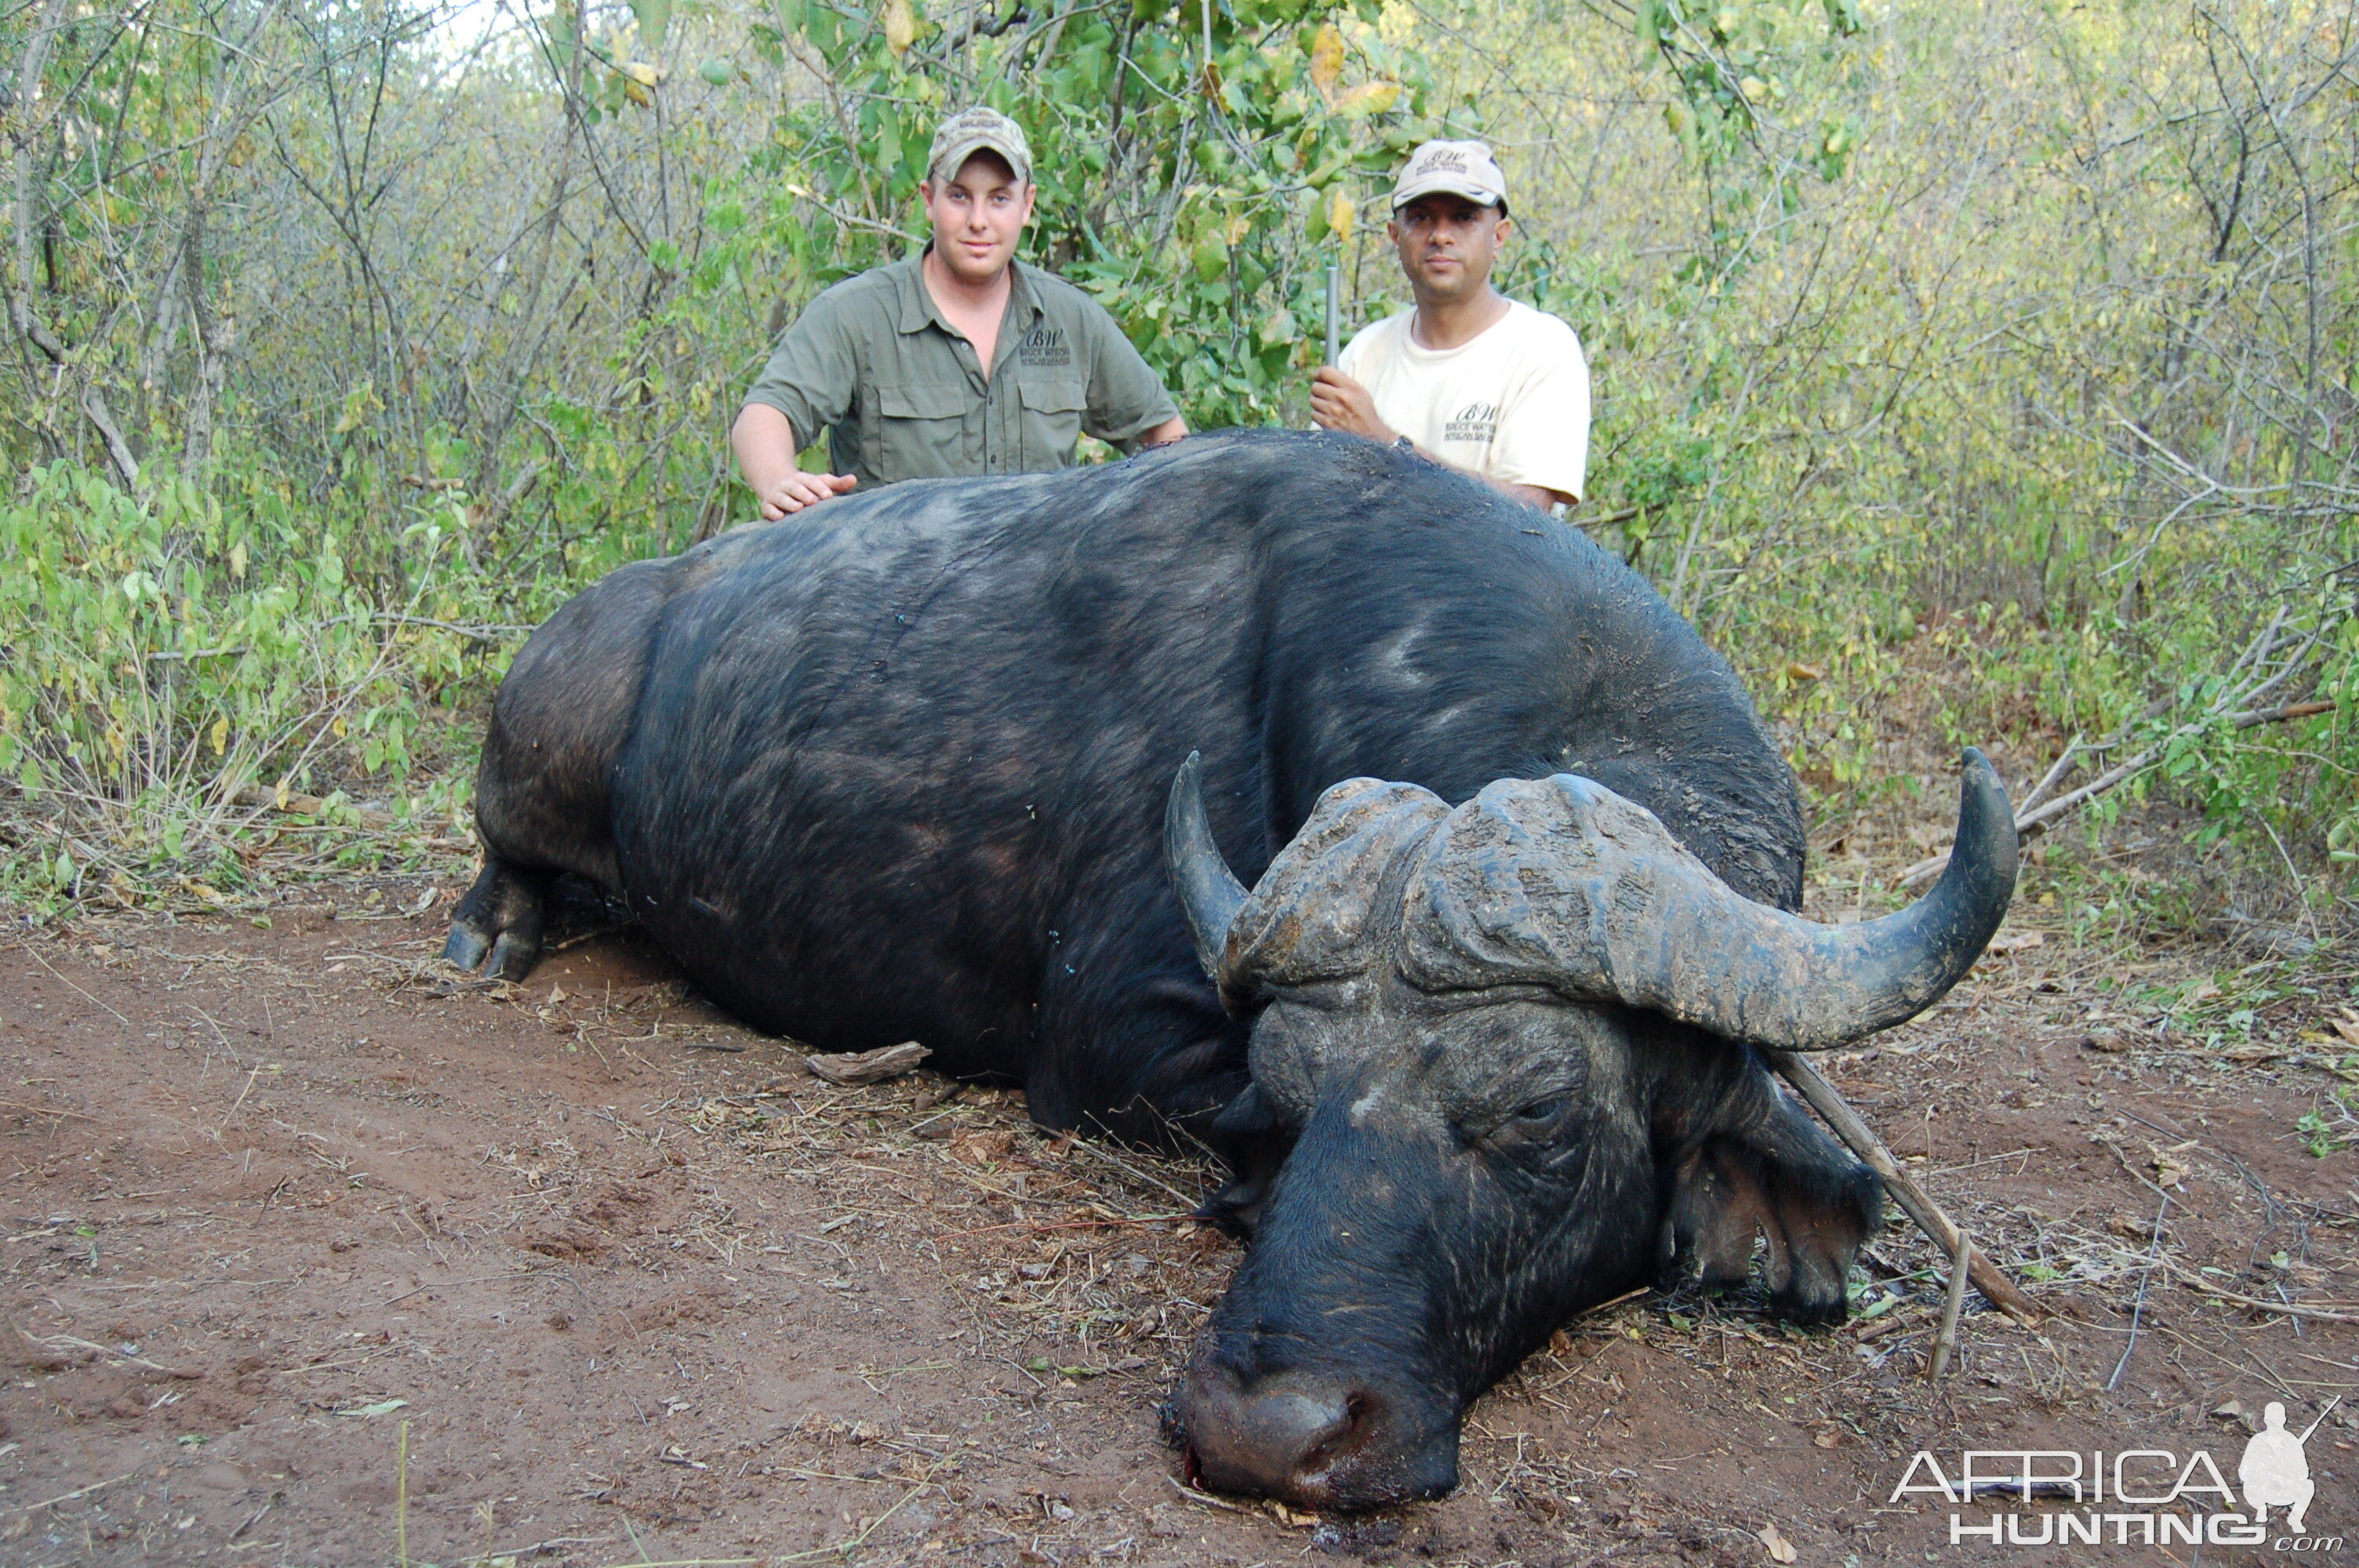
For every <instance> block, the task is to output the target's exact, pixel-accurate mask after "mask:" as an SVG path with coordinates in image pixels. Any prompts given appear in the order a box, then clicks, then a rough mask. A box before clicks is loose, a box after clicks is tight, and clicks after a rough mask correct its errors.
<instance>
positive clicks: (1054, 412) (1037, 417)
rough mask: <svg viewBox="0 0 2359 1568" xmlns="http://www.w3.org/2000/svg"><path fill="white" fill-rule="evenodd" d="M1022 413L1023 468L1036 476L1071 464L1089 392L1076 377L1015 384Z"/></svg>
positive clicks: (1029, 377) (1031, 379)
mask: <svg viewBox="0 0 2359 1568" xmlns="http://www.w3.org/2000/svg"><path fill="white" fill-rule="evenodd" d="M1016 401H1017V403H1018V404H1020V405H1021V406H1022V407H1023V410H1024V467H1025V469H1026V470H1027V471H1028V472H1033V473H1038V472H1043V471H1045V470H1049V469H1060V468H1063V467H1064V466H1065V465H1066V464H1068V463H1070V462H1071V461H1072V460H1073V447H1074V445H1075V443H1077V442H1079V441H1080V440H1081V438H1082V412H1083V411H1084V410H1085V409H1087V408H1088V407H1089V404H1090V389H1089V386H1088V384H1086V383H1085V382H1083V381H1082V378H1081V377H1079V376H1077V375H1057V374H1049V375H1038V374H1035V375H1027V376H1025V377H1024V378H1023V379H1022V380H1021V381H1019V382H1018V383H1017V384H1016Z"/></svg>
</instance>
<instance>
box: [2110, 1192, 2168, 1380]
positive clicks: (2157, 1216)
mask: <svg viewBox="0 0 2359 1568" xmlns="http://www.w3.org/2000/svg"><path fill="white" fill-rule="evenodd" d="M2169 1217H2170V1195H2169V1193H2165V1194H2163V1195H2162V1206H2161V1207H2160V1208H2158V1209H2157V1210H2155V1211H2154V1241H2153V1243H2152V1244H2151V1245H2150V1246H2148V1247H2147V1250H2146V1268H2145V1269H2144V1270H2143V1271H2140V1272H2139V1274H2138V1293H2137V1301H2136V1303H2134V1304H2133V1305H2132V1306H2131V1307H2130V1338H2129V1343H2128V1344H2126V1345H2125V1346H2122V1358H2121V1359H2120V1360H2119V1361H2116V1362H2114V1375H2113V1376H2112V1377H2110V1378H2108V1379H2105V1392H2107V1393H2109V1394H2110V1393H2112V1392H2113V1391H2114V1390H2115V1389H2118V1388H2120V1387H2121V1385H2122V1374H2123V1373H2124V1372H2126V1371H2128V1370H2129V1368H2130V1356H2131V1354H2132V1353H2133V1352H2135V1351H2136V1349H2137V1342H2138V1329H2139V1327H2140V1326H2141V1325H2143V1324H2144V1323H2145V1322H2146V1292H2147V1286H2149V1285H2151V1284H2152V1283H2153V1282H2154V1266H2155V1263H2156V1262H2157V1260H2159V1259H2160V1258H2161V1256H2162V1223H2163V1221H2164V1220H2166V1219H2168V1218H2169Z"/></svg>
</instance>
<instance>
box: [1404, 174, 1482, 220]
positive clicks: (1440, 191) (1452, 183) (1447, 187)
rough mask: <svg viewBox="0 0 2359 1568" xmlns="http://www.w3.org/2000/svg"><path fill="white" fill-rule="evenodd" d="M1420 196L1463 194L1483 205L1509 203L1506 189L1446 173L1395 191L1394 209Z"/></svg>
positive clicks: (1406, 204)
mask: <svg viewBox="0 0 2359 1568" xmlns="http://www.w3.org/2000/svg"><path fill="white" fill-rule="evenodd" d="M1420 196H1463V197H1464V198H1466V200H1469V201H1472V202H1473V203H1475V204H1476V205H1478V206H1482V207H1505V206H1506V204H1507V193H1506V191H1504V190H1484V189H1483V188H1482V187H1480V186H1478V185H1476V184H1475V183H1474V182H1473V180H1471V179H1457V178H1452V177H1451V176H1449V175H1446V174H1445V175H1441V176H1439V177H1438V178H1432V179H1421V180H1419V181H1418V182H1417V183H1416V184H1415V185H1412V186H1410V187H1409V188H1408V189H1406V190H1396V191H1394V192H1393V211H1396V212H1397V211H1400V210H1401V209H1402V208H1404V207H1406V206H1408V204H1409V203H1410V202H1412V201H1414V200H1417V199H1418V198H1419V197H1420Z"/></svg>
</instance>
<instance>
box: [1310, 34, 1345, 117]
mask: <svg viewBox="0 0 2359 1568" xmlns="http://www.w3.org/2000/svg"><path fill="white" fill-rule="evenodd" d="M1342 80H1343V34H1342V33H1340V32H1338V31H1336V29H1335V24H1334V23H1332V22H1327V23H1323V24H1321V27H1320V28H1319V36H1318V37H1317V38H1313V39H1311V40H1310V85H1311V86H1313V87H1315V88H1317V89H1319V96H1320V97H1321V98H1324V99H1325V100H1327V103H1328V106H1329V107H1330V108H1332V107H1333V106H1334V103H1335V84H1336V83H1337V82H1338V81H1342Z"/></svg>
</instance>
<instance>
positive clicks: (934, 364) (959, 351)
mask: <svg viewBox="0 0 2359 1568" xmlns="http://www.w3.org/2000/svg"><path fill="white" fill-rule="evenodd" d="M927 168H928V171H929V172H928V178H927V179H926V181H925V183H924V184H922V185H920V186H919V194H920V195H921V196H922V197H923V198H924V199H925V203H926V212H927V215H928V217H929V218H930V219H931V220H932V221H933V226H934V238H933V243H932V244H930V245H929V246H928V247H927V248H926V249H925V250H924V251H922V252H920V253H919V254H917V255H914V256H911V257H908V259H906V260H903V261H897V262H894V263H892V264H891V265H886V266H880V267H875V268H873V269H872V270H870V271H868V272H864V273H862V274H861V275H860V276H857V277H852V278H846V279H845V280H844V281H843V282H842V283H839V284H837V285H836V286H835V287H832V288H830V289H828V290H827V291H826V292H825V293H823V294H821V296H820V297H818V298H817V299H814V300H812V301H811V302H810V307H809V308H806V309H805V310H804V311H803V313H802V315H801V316H800V317H799V319H797V320H796V321H795V324H794V325H793V326H792V327H790V328H788V330H787V334H786V336H785V337H783V338H781V339H779V340H778V346H777V349H776V350H775V351H773V352H772V353H771V355H770V362H769V363H768V364H767V365H766V367H764V369H763V371H762V376H761V379H760V380H758V381H756V383H755V384H754V386H753V390H752V391H750V392H748V393H747V394H746V395H745V407H744V408H742V409H740V410H739V411H738V415H737V423H736V425H735V426H734V427H733V428H732V429H731V431H730V433H729V438H730V442H731V444H732V445H733V446H734V448H735V449H736V451H737V466H738V469H739V470H740V471H742V472H743V473H744V474H745V482H746V483H747V484H748V485H750V486H751V487H752V488H753V491H754V493H755V495H756V497H757V498H759V500H760V502H761V504H762V515H763V516H764V517H765V518H778V517H783V516H785V515H787V514H788V513H792V512H799V511H801V510H802V509H803V508H805V507H807V506H811V505H815V504H816V503H820V502H821V501H825V500H827V499H828V498H830V497H831V496H836V495H841V494H843V492H846V491H848V490H850V489H852V488H853V486H854V485H855V484H863V483H865V484H890V483H892V482H893V481H896V480H904V479H928V478H940V477H946V476H956V475H967V474H998V473H1033V472H1038V471H1041V470H1049V469H1060V468H1067V467H1070V466H1071V464H1072V461H1073V451H1074V447H1075V445H1076V443H1077V442H1078V440H1079V438H1080V436H1081V434H1082V431H1084V430H1086V431H1088V432H1089V433H1090V434H1091V435H1093V436H1095V437H1096V438H1099V439H1100V440H1102V441H1110V442H1113V443H1114V444H1115V445H1117V446H1121V447H1124V448H1125V449H1135V448H1136V447H1140V446H1158V445H1160V444H1162V443H1163V442H1166V441H1176V440H1178V439H1180V438H1181V437H1182V436H1185V435H1186V434H1187V433H1188V427H1187V425H1186V424H1185V423H1184V422H1183V421H1182V420H1181V419H1180V411H1179V409H1178V408H1177V407H1176V406H1174V405H1173V403H1172V401H1171V398H1170V395H1169V394H1168V393H1166V392H1165V391H1164V390H1163V384H1162V383H1161V382H1160V381H1159V380H1158V379H1157V377H1156V374H1155V373H1154V372H1153V371H1151V370H1149V369H1148V368H1147V362H1146V361H1145V360H1142V359H1140V358H1139V357H1138V351H1137V350H1136V349H1135V348H1133V347H1131V345H1130V340H1128V339H1127V338H1125V337H1124V336H1123V334H1122V329H1121V328H1120V327H1118V326H1116V325H1115V324H1114V318H1113V317H1111V316H1109V315H1107V314H1106V312H1105V310H1104V308H1103V307H1102V306H1100V305H1099V304H1098V303H1097V302H1096V301H1095V300H1093V299H1092V298H1091V297H1089V296H1088V295H1086V294H1084V293H1082V291H1081V290H1080V289H1078V288H1075V287H1073V286H1072V285H1071V284H1069V283H1067V282H1065V281H1064V280H1063V279H1061V278H1056V277H1051V276H1049V275H1048V274H1046V273H1043V272H1041V271H1039V270H1038V269H1037V268H1033V267H1027V266H1023V265H1018V264H1017V262H1016V259H1015V257H1016V241H1017V240H1018V239H1019V238H1020V237H1021V236H1022V235H1023V232H1024V225H1025V224H1026V223H1027V222H1030V221H1031V217H1032V200H1033V195H1034V191H1033V186H1032V149H1031V147H1030V146H1029V145H1028V144H1027V142H1026V141H1025V139H1024V132H1023V130H1022V129H1021V128H1020V127H1018V126H1017V125H1016V122H1015V121H1013V120H1010V119H1009V118H1007V116H1006V115H1005V114H999V113H997V112H995V111H994V110H990V109H984V108H974V109H969V110H967V111H965V112H964V113H962V114H954V115H952V116H951V118H950V119H948V120H945V121H944V122H943V123H942V126H941V129H940V130H939V131H937V132H936V133H935V134H934V145H933V152H932V157H930V158H929V161H928V164H927ZM822 427H825V428H827V429H828V431H829V433H830V440H829V452H830V457H831V460H832V466H834V467H835V468H837V469H839V470H842V471H841V472H837V473H805V472H803V471H802V470H800V469H799V468H798V467H797V466H796V462H795V454H796V453H797V452H798V451H799V450H800V449H802V447H803V445H804V444H805V443H807V442H808V441H810V440H811V439H812V438H815V437H816V436H817V434H818V432H819V431H820V430H821V428H822Z"/></svg>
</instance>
